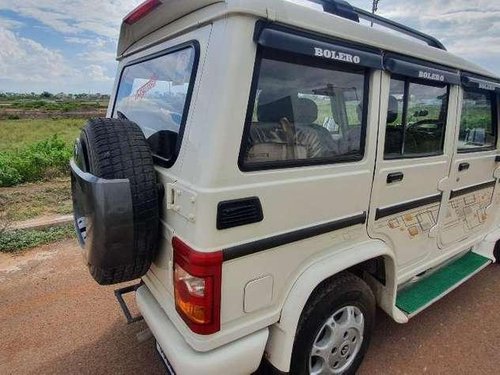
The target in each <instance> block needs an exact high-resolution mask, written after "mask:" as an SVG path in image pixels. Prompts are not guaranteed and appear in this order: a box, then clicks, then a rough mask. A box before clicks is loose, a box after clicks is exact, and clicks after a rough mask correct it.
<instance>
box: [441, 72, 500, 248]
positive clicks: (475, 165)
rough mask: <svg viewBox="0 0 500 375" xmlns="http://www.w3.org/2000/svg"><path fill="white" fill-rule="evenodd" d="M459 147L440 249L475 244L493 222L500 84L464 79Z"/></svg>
mask: <svg viewBox="0 0 500 375" xmlns="http://www.w3.org/2000/svg"><path fill="white" fill-rule="evenodd" d="M462 81H463V86H462V89H461V95H460V100H459V116H460V117H459V118H460V121H459V124H460V128H459V129H460V130H459V134H458V137H457V138H458V140H457V146H456V147H455V150H456V152H455V154H454V158H453V163H452V168H451V172H450V177H451V178H450V181H451V186H450V190H451V192H450V199H449V201H448V202H447V206H446V211H445V212H446V214H445V215H444V218H443V222H442V223H441V225H440V228H441V230H440V247H442V248H446V247H453V244H455V243H458V242H461V241H464V240H465V239H469V240H473V238H474V237H475V236H481V235H483V234H484V231H485V230H486V229H487V228H488V226H489V225H490V223H491V222H492V221H493V217H492V216H493V215H492V214H493V213H494V210H493V206H492V199H493V196H494V190H495V185H496V178H495V176H496V177H498V172H497V174H496V173H495V171H496V170H497V168H498V166H499V164H498V163H497V162H496V161H495V159H496V155H497V151H496V148H497V147H496V145H497V134H498V97H497V94H496V90H499V89H500V85H499V84H498V83H494V82H489V81H487V80H484V79H481V78H477V77H473V76H467V75H465V76H463V77H462Z"/></svg>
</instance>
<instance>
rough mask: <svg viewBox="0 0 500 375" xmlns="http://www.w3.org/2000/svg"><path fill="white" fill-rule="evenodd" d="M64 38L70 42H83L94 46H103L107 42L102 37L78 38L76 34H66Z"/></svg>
mask: <svg viewBox="0 0 500 375" xmlns="http://www.w3.org/2000/svg"><path fill="white" fill-rule="evenodd" d="M64 40H65V41H66V42H67V43H70V44H83V45H86V46H91V47H96V48H103V47H104V46H106V43H108V41H106V39H103V38H79V37H76V36H67V37H65V38H64Z"/></svg>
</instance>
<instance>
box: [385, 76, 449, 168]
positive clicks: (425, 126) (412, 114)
mask: <svg viewBox="0 0 500 375" xmlns="http://www.w3.org/2000/svg"><path fill="white" fill-rule="evenodd" d="M447 111H448V85H447V84H438V83H435V84H434V83H433V84H429V83H427V82H421V81H416V80H413V79H409V78H406V79H404V78H402V79H398V78H393V79H391V89H390V93H389V109H388V115H387V126H386V135H385V151H384V156H385V158H386V159H387V158H389V159H390V158H401V157H419V156H422V157H423V156H433V155H440V154H442V153H443V144H444V134H445V126H446V117H447Z"/></svg>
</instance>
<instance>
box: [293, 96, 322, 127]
mask: <svg viewBox="0 0 500 375" xmlns="http://www.w3.org/2000/svg"><path fill="white" fill-rule="evenodd" d="M317 119H318V106H317V104H316V103H315V102H314V100H311V99H307V98H298V99H297V101H296V103H295V123H297V124H313V123H314V122H316V120H317Z"/></svg>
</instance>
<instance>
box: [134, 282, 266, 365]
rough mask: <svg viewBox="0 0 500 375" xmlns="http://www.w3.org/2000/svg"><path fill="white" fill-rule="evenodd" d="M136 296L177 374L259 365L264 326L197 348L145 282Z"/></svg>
mask: <svg viewBox="0 0 500 375" xmlns="http://www.w3.org/2000/svg"><path fill="white" fill-rule="evenodd" d="M136 298H137V305H138V307H139V310H140V311H141V314H142V316H143V317H144V320H145V321H146V323H147V324H148V326H149V328H150V329H151V332H152V333H153V335H154V336H155V338H156V340H157V341H158V344H159V345H160V347H161V348H162V350H163V352H164V353H165V355H166V357H167V358H168V361H169V362H170V363H171V365H172V367H173V368H174V370H175V372H176V373H177V374H182V375H184V374H186V375H191V374H193V375H195V374H196V375H198V374H207V375H210V374H214V375H220V374H225V373H227V371H228V369H231V373H232V374H250V373H252V372H254V371H256V370H257V368H258V367H259V364H260V362H261V359H262V355H263V354H264V348H265V346H266V342H267V338H268V335H269V330H268V329H267V328H265V329H262V330H260V331H257V332H255V333H252V334H250V335H248V336H246V337H243V338H241V339H239V340H236V341H233V342H231V343H229V344H226V345H224V346H221V347H220V348H217V349H214V350H211V351H208V352H198V351H195V350H194V349H192V348H191V347H190V346H189V345H188V344H187V343H186V341H185V340H184V338H183V337H182V336H181V335H180V333H179V332H178V331H177V329H176V328H175V326H174V325H173V323H172V322H171V321H170V319H169V318H168V317H167V315H166V314H165V312H164V311H163V309H162V308H161V306H160V305H159V304H158V302H157V301H156V299H155V298H154V297H153V295H152V294H151V292H150V291H149V289H148V288H147V287H146V286H145V285H143V286H141V287H140V288H139V289H137V292H136Z"/></svg>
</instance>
